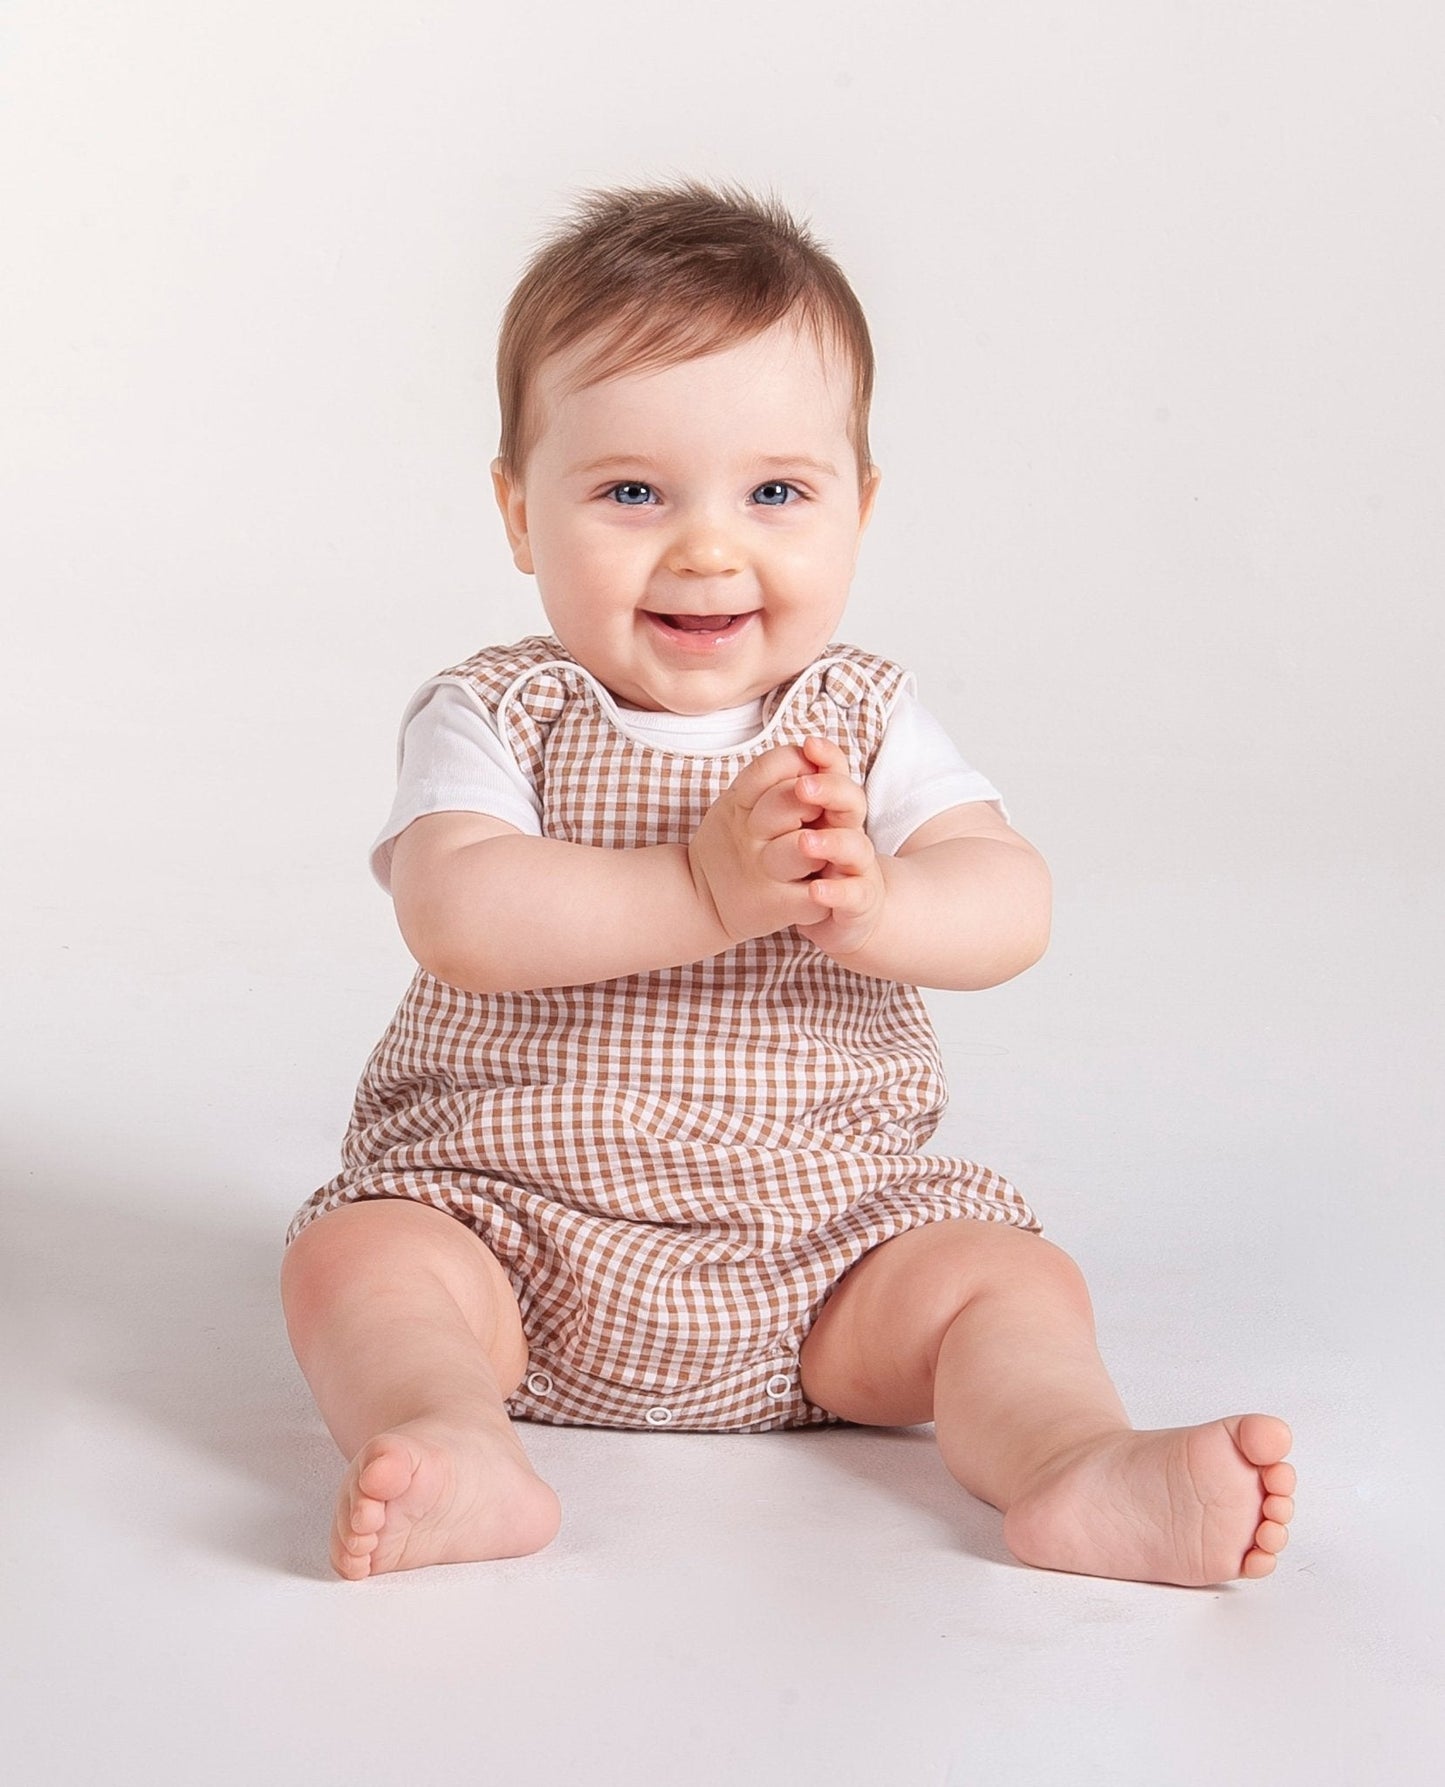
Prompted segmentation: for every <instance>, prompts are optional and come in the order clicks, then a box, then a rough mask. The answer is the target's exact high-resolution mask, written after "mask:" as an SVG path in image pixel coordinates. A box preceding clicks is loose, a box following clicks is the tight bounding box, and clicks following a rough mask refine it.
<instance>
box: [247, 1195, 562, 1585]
mask: <svg viewBox="0 0 1445 1787" xmlns="http://www.w3.org/2000/svg"><path fill="white" fill-rule="evenodd" d="M281 1294H282V1301H283V1302H284V1304H285V1309H286V1325H287V1328H288V1330H289V1332H290V1335H291V1345H292V1348H293V1349H294V1351H295V1354H296V1357H297V1360H298V1361H299V1362H300V1365H301V1369H302V1371H303V1372H304V1373H305V1375H306V1381H307V1382H308V1383H309V1384H310V1386H311V1391H312V1394H313V1395H314V1396H315V1398H316V1402H317V1406H318V1407H319V1408H320V1410H321V1413H322V1415H323V1417H324V1418H325V1421H326V1425H327V1426H328V1427H329V1428H330V1429H331V1434H332V1437H333V1439H335V1441H336V1443H337V1445H338V1446H340V1448H341V1450H342V1453H343V1454H344V1455H345V1456H346V1457H347V1458H349V1459H350V1460H351V1463H350V1466H349V1467H348V1469H347V1472H346V1476H345V1479H344V1481H343V1483H342V1487H341V1494H340V1497H339V1498H338V1501H337V1504H336V1519H335V1523H334V1525H333V1528H332V1536H331V1562H332V1565H333V1567H334V1568H335V1570H336V1572H337V1574H338V1575H341V1576H345V1577H349V1578H352V1579H359V1578H361V1577H363V1576H373V1575H377V1574H379V1573H380V1572H381V1571H383V1570H409V1569H414V1568H416V1567H417V1566H418V1565H420V1564H439V1563H466V1562H470V1561H472V1560H475V1559H479V1558H489V1557H518V1556H521V1555H522V1554H523V1553H525V1552H530V1551H540V1550H541V1549H542V1547H543V1546H544V1545H546V1544H547V1543H549V1541H550V1540H551V1539H552V1538H553V1537H554V1536H555V1534H556V1531H557V1527H558V1523H559V1520H560V1509H559V1506H558V1502H557V1497H556V1495H555V1494H554V1493H553V1491H552V1490H551V1489H550V1488H549V1487H548V1486H547V1485H546V1484H545V1483H544V1482H543V1481H542V1480H541V1478H540V1477H538V1476H537V1474H536V1473H535V1471H533V1469H532V1467H531V1465H530V1464H529V1463H528V1461H527V1457H526V1454H525V1453H524V1452H523V1451H522V1447H521V1444H520V1442H519V1441H518V1439H517V1437H516V1434H515V1433H514V1432H513V1429H512V1424H511V1422H510V1421H509V1420H508V1418H507V1413H506V1410H505V1408H504V1406H503V1403H504V1400H505V1398H506V1397H507V1396H509V1395H510V1394H511V1393H512V1391H513V1390H515V1389H516V1387H517V1385H518V1383H519V1382H520V1381H521V1377H522V1373H523V1372H524V1371H525V1370H526V1366H527V1343H526V1340H525V1338H524V1337H523V1334H522V1324H521V1319H520V1317H519V1315H518V1313H517V1303H516V1299H515V1297H514V1296H513V1295H512V1287H511V1285H510V1284H509V1283H508V1281H507V1276H506V1273H505V1272H503V1270H502V1268H501V1266H500V1265H499V1264H498V1263H497V1260H496V1258H495V1257H494V1256H493V1254H492V1253H491V1252H490V1250H489V1249H488V1248H487V1247H486V1246H484V1245H483V1243H482V1242H481V1240H480V1239H479V1238H478V1237H477V1236H476V1235H475V1234H474V1233H473V1232H472V1230H471V1229H469V1228H467V1227H466V1225H465V1224H464V1223H461V1222H459V1221H457V1220H456V1218H455V1217H452V1216H448V1215H446V1214H445V1212H443V1211H440V1210H436V1209H433V1208H431V1207H430V1206H429V1205H426V1204H414V1203H411V1202H408V1201H406V1200H404V1199H376V1200H372V1201H369V1202H365V1203H357V1204H345V1205H343V1206H342V1207H341V1208H340V1209H338V1210H333V1211H330V1212H328V1214H326V1215H325V1216H319V1217H317V1218H316V1219H315V1220H314V1221H313V1222H312V1223H310V1224H309V1225H308V1227H306V1228H304V1229H303V1230H302V1231H301V1233H300V1234H299V1235H298V1236H297V1237H296V1239H295V1240H294V1241H293V1242H292V1243H291V1245H290V1247H289V1248H288V1249H287V1251H286V1257H285V1260H284V1263H283V1265H282V1270H281Z"/></svg>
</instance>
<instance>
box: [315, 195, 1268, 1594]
mask: <svg viewBox="0 0 1445 1787" xmlns="http://www.w3.org/2000/svg"><path fill="white" fill-rule="evenodd" d="M498 367H499V371H498V379H499V386H500V392H501V406H502V439H501V447H500V453H499V457H498V458H497V460H496V462H495V464H494V466H493V477H494V481H495V486H496V495H497V501H498V504H499V506H500V508H501V511H502V516H503V519H504V521H505V523H506V529H507V536H508V538H509V540H510V542H511V547H512V553H513V557H514V559H515V561H516V563H517V565H518V566H519V567H520V568H521V569H522V570H523V571H525V572H529V573H531V574H533V575H535V577H536V579H537V587H538V591H539V594H540V596H541V600H542V606H543V608H544V609H545V611H546V615H547V619H548V621H549V622H550V624H551V628H552V632H551V634H550V635H549V636H546V637H536V638H529V639H524V640H522V641H521V642H520V643H519V644H516V645H511V646H505V647H499V648H489V649H486V650H483V651H480V652H478V653H477V654H476V655H475V656H473V657H470V658H468V659H467V660H466V661H465V662H464V663H461V664H458V665H456V666H454V667H453V668H451V669H449V670H446V671H444V672H443V673H442V674H441V675H440V676H438V677H436V678H433V679H432V680H431V681H430V682H429V683H427V684H426V685H425V686H424V687H423V688H422V690H421V691H420V692H419V694H418V695H417V696H416V697H415V698H414V700H413V701H412V703H411V705H410V707H409V708H408V710H407V715H406V719H405V721H404V724H403V741H402V752H401V767H400V777H399V781H400V787H399V792H398V795H397V801H396V805H395V807H394V808H393V811H392V816H391V820H390V822H389V824H388V826H387V828H386V830H385V831H384V832H383V835H382V838H381V840H380V842H379V843H378V845H377V847H376V851H375V854H374V857H373V865H374V868H375V870H376V873H377V875H378V877H379V878H380V879H381V880H382V882H383V884H384V885H387V886H389V888H390V891H391V893H392V897H393V899H394V902H395V907H396V913H397V919H398V922H399V923H400V926H401V930H402V934H403V936H404V937H405V939H406V942H407V945H408V947H409V948H410V950H411V951H412V953H413V955H414V956H415V957H416V960H417V962H418V964H419V968H418V972H417V974H416V977H415V979H414V980H413V982H412V985H411V988H410V990H409V992H408V993H407V995H406V997H405V999H404V1000H403V1002H402V1004H401V1007H400V1009H399V1010H398V1012H397V1014H396V1016H395V1018H394V1019H393V1020H392V1023H391V1025H390V1027H389V1028H388V1030H387V1032H386V1034H385V1036H384V1037H383V1038H382V1040H381V1042H380V1043H379V1044H378V1046H377V1048H376V1050H375V1052H374V1053H373V1055H372V1058H371V1060H370V1062H369V1064H368V1066H367V1069H366V1072H365V1075H364V1077H363V1080H362V1083H361V1086H360V1088H359V1090H358V1092H357V1098H356V1106H355V1110H354V1112H353V1116H352V1121H351V1126H350V1129H349V1131H348V1134H347V1137H346V1141H345V1145H344V1150H343V1160H344V1168H343V1170H342V1172H341V1173H340V1174H339V1175H338V1176H337V1177H336V1178H335V1179H333V1180H332V1181H331V1182H330V1184H328V1185H326V1186H324V1187H323V1188H322V1189H321V1190H320V1191H318V1192H317V1193H316V1194H315V1196H314V1197H312V1198H311V1199H310V1200H309V1202H308V1203H307V1204H306V1205H305V1206H303V1208H302V1209H301V1210H300V1211H299V1212H298V1213H297V1216H296V1218H295V1220H294V1222H293V1223H292V1226H291V1230H290V1233H289V1235H288V1243H289V1245H288V1249H287V1253H286V1258H285V1263H284V1267H283V1273H282V1288H283V1295H284V1301H285V1309H286V1319H287V1324H288V1327H289V1330H290V1335H291V1340H292V1344H293V1346H294V1348H295V1351H296V1356H297V1358H298V1360H299V1361H300V1363H301V1367H302V1370H303V1371H304V1373H305V1375H306V1378H307V1381H308V1382H309V1384H310V1386H311V1388H312V1391H313V1392H314V1394H315V1397H316V1401H317V1403H318V1405H319V1406H320V1409H321V1412H322V1414H323V1416H324V1417H325V1420H326V1423H327V1425H328V1427H329V1428H330V1430H331V1433H332V1435H333V1437H334V1438H335V1440H336V1442H337V1444H338V1445H339V1446H340V1448H341V1451H342V1453H343V1454H344V1455H345V1457H346V1458H348V1459H349V1460H350V1463H349V1465H348V1467H347V1470H346V1474H345V1480H344V1482H343V1485H342V1489H341V1493H340V1496H339V1499H338V1501H337V1505H336V1515H335V1522H334V1525H333V1529H332V1536H331V1561H332V1564H333V1566H334V1568H335V1569H336V1570H337V1572H338V1573H339V1574H340V1575H342V1576H344V1577H348V1578H353V1579H357V1578H361V1577H365V1576H369V1575H374V1574H377V1573H378V1572H381V1571H385V1570H397V1569H411V1568H414V1567H416V1566H418V1565H421V1564H433V1563H447V1562H453V1563H455V1562H462V1561H466V1560H472V1559H481V1558H495V1557H513V1556H519V1555H521V1554H523V1553H527V1552H532V1551H537V1550H539V1549H541V1548H542V1547H543V1546H545V1545H546V1544H547V1543H548V1542H549V1541H550V1540H551V1539H552V1537H553V1536H554V1534H555V1533H556V1531H557V1528H558V1522H559V1518H560V1510H559V1506H558V1501H557V1497H556V1495H555V1493H554V1492H553V1491H552V1489H551V1488H550V1487H549V1486H548V1485H547V1484H546V1483H545V1482H543V1481H542V1479H541V1478H540V1477H539V1476H538V1475H537V1474H536V1472H535V1471H534V1470H533V1469H532V1466H531V1464H530V1462H529V1461H528V1458H527V1455H526V1452H525V1451H524V1450H523V1447H522V1444H521V1441H520V1439H519V1438H518V1434H517V1430H516V1428H515V1427H514V1425H513V1419H512V1418H513V1417H515V1418H518V1419H522V1420H531V1421H547V1422H559V1423H572V1424H578V1425H592V1426H612V1427H631V1428H640V1427H656V1428H663V1427H674V1428H679V1429H693V1430H698V1429H702V1430H712V1431H718V1432H732V1433H741V1432H759V1431H762V1430H765V1429H769V1428H780V1427H800V1426H808V1425H815V1424H826V1423H836V1422H861V1423H866V1424H868V1425H875V1426H906V1425H912V1424H915V1423H920V1422H929V1421H931V1422H932V1423H933V1424H934V1429H935V1432H936V1435H937V1439H938V1444H939V1447H940V1450H941V1452H942V1454H943V1458H944V1461H945V1463H946V1464H947V1467H948V1469H949V1471H950V1472H951V1473H952V1475H953V1476H954V1477H956V1478H957V1480H958V1482H959V1483H960V1484H961V1485H962V1486H963V1488H965V1489H967V1490H968V1491H970V1492H971V1493H972V1494H974V1495H976V1496H979V1497H981V1498H982V1499H984V1500H985V1501H988V1502H991V1503H992V1504H993V1505H994V1506H995V1507H996V1508H999V1509H1001V1510H1002V1511H1003V1515H1004V1525H1003V1534H1004V1539H1005V1541H1006V1543H1007V1544H1008V1546H1009V1548H1010V1550H1011V1551H1012V1552H1013V1553H1014V1555H1015V1556H1016V1557H1018V1558H1019V1559H1021V1560H1022V1561H1024V1562H1026V1563H1030V1564H1037V1565H1041V1566H1043V1567H1045V1568H1048V1569H1054V1570H1068V1571H1078V1572H1084V1573H1087V1574H1090V1575H1097V1576H1116V1577H1125V1578H1134V1579H1138V1580H1148V1581H1155V1582H1170V1583H1181V1584H1206V1583H1213V1582H1218V1581H1221V1580H1224V1579H1226V1578H1231V1577H1237V1576H1246V1577H1257V1576H1266V1575H1268V1574H1269V1573H1270V1571H1271V1570H1273V1569H1274V1567H1275V1557H1276V1555H1277V1554H1278V1553H1279V1552H1280V1551H1281V1550H1282V1549H1283V1548H1284V1545H1285V1541H1286V1538H1287V1530H1286V1529H1287V1525H1288V1522H1289V1520H1290V1517H1291V1515H1292V1513H1293V1511H1294V1510H1293V1502H1292V1500H1291V1495H1292V1492H1293V1489H1294V1470H1293V1468H1292V1467H1291V1466H1290V1465H1289V1464H1286V1463H1284V1462H1283V1460H1284V1458H1285V1455H1286V1453H1287V1452H1288V1451H1289V1448H1290V1443H1291V1442H1290V1432H1289V1429H1288V1427H1286V1425H1285V1424H1284V1422H1283V1421H1281V1420H1278V1419H1276V1418H1275V1417H1273V1416H1270V1415H1259V1414H1249V1415H1237V1416H1233V1417H1231V1418H1227V1419H1224V1420H1218V1421H1213V1422H1209V1423H1206V1424H1205V1425H1202V1426H1198V1427H1182V1428H1170V1429H1165V1430H1161V1431H1158V1432H1136V1431H1135V1430H1134V1429H1133V1428H1132V1427H1131V1426H1130V1423H1129V1419H1128V1416H1127V1415H1126V1414H1125V1412H1124V1408H1123V1405H1122V1404H1121V1402H1120V1400H1119V1397H1118V1395H1117V1393H1116V1391H1115V1389H1114V1387H1113V1384H1112V1383H1111V1382H1110V1379H1109V1376H1108V1374H1107V1372H1106V1371H1105V1369H1104V1366H1103V1363H1102V1361H1101V1360H1100V1358H1099V1354H1098V1351H1097V1349H1096V1347H1095V1342H1094V1324H1093V1315H1092V1310H1091V1307H1090V1302H1089V1296H1088V1292H1087V1290H1086V1289H1085V1286H1084V1283H1083V1280H1082V1278H1081V1276H1080V1274H1079V1271H1078V1269H1077V1267H1076V1266H1075V1265H1074V1264H1073V1262H1072V1261H1071V1260H1070V1259H1069V1258H1068V1257H1067V1256H1066V1255H1065V1254H1063V1253H1062V1252H1060V1250H1059V1249H1058V1248H1057V1247H1055V1246H1053V1245H1052V1243H1050V1242H1048V1241H1046V1240H1044V1239H1043V1238H1042V1236H1041V1235H1040V1233H1039V1225H1038V1222H1037V1220H1036V1219H1035V1217H1034V1215H1033V1213H1032V1211H1031V1210H1030V1209H1029V1207H1028V1205H1027V1204H1026V1203H1025V1201H1024V1199H1023V1198H1022V1196H1021V1195H1020V1194H1019V1192H1018V1191H1017V1190H1016V1189H1015V1188H1014V1187H1013V1186H1012V1185H1011V1184H1010V1183H1009V1182H1008V1181H1007V1180H1006V1179H1004V1178H1002V1177H1000V1176H999V1175H998V1174H997V1173H994V1172H992V1171H990V1170H989V1169H988V1168H986V1167H983V1166H979V1165H977V1164H975V1163H974V1162H972V1161H968V1160H963V1159H958V1158H952V1157H948V1156H944V1155H940V1154H931V1153H928V1152H926V1151H925V1150H926V1147H927V1144H928V1141H929V1138H930V1137H931V1136H932V1134H933V1132H934V1130H935V1128H936V1126H937V1123H938V1119H939V1116H940V1114H941V1112H942V1109H943V1105H944V1098H945V1093H944V1087H943V1081H942V1075H941V1072H940V1063H939V1055H938V1048H937V1044H936V1041H935V1039H934V1035H933V1031H932V1029H931V1027H930V1024H929V1021H928V1018H927V1015H926V1012H925V1009H924V1006H923V1003H922V999H921V996H920V994H919V992H918V991H917V989H918V988H919V987H920V986H927V987H948V988H959V989H967V988H974V987H988V986H994V985H997V984H998V983H999V982H1001V981H1005V980H1008V979H1009V978H1011V977H1012V976H1013V975H1015V974H1018V973H1021V972H1022V970H1023V969H1025V968H1027V967H1029V966H1030V965H1031V964H1032V963H1033V962H1035V961H1036V960H1037V959H1038V958H1039V956H1040V955H1041V954H1042V953H1043V950H1044V948H1045V945H1046V942H1047V938H1048V930H1049V876H1048V871H1047V869H1046V868H1045V866H1044V863H1043V861H1042V859H1041V858H1040V857H1039V855H1038V854H1037V852H1036V851H1035V850H1034V849H1033V848H1032V846H1031V845H1029V844H1028V843H1027V842H1026V841H1025V840H1024V839H1023V838H1022V837H1020V836H1019V834H1018V833H1017V832H1016V831H1014V830H1013V829H1012V828H1011V826H1010V825H1009V824H1008V822H1007V819H1006V817H1005V815H1004V812H1003V809H1002V806H1001V803H1000V802H999V798H998V794H997V791H996V790H995V789H994V788H993V787H992V786H991V785H990V784H989V783H988V782H987V780H986V779H985V778H984V777H983V776H982V775H980V774H979V773H978V772H977V771H975V770H973V769H971V768H970V767H969V766H968V765H967V764H966V763H965V762H964V761H963V760H962V759H961V758H960V757H959V755H958V753H957V752H956V750H955V749H954V747H953V746H952V744H951V743H950V742H949V740H948V739H947V737H946V736H945V735H944V734H943V732H942V730H941V729H940V728H939V727H938V725H937V724H936V723H935V722H934V721H932V720H931V719H930V718H929V717H928V715H927V713H926V712H925V711H924V710H923V709H922V708H921V707H920V705H919V703H918V700H917V698H916V694H915V690H914V685H913V682H912V679H911V678H910V677H909V676H908V675H907V674H906V673H905V672H904V671H903V670H901V669H900V668H899V667H898V666H896V665H894V664H891V663H889V662H887V661H886V660H884V659H882V658H879V657H875V656H873V655H872V654H871V653H869V652H865V651H860V650H857V649H855V648H852V647H847V646H841V645H837V644H834V643H831V642H832V641H833V639H834V635H835V629H836V627H837V625H838V622H839V620H840V618H841V616H842V613H843V608H844V603H845V601H846V598H847V594H848V588H849V584H850V581H851V578H852V574H853V568H854V562H855V559H856V556H857V551H858V546H859V541H860V538H861V536H862V533H863V530H864V528H865V527H866V525H867V523H868V519H869V516H870V514H871V512H872V509H873V504H874V499H875V497H876V496H877V492H878V478H879V474H878V469H877V467H876V466H874V464H873V462H872V459H871V457H870V454H869V448H868V436H867V421H868V405H869V398H870V395H871V389H872V378H873V359H872V351H871V348H870V345H869V339H868V329H867V324H866V322H865V320H864V317H863V314H862V311H861V309H860V307H859V304H858V301H857V299H856V297H855V296H854V294H853V292H852V290H851V288H850V287H849V285H848V283H847V281H846V279H845V278H844V277H843V275H842V273H841V272H840V271H839V269H838V267H837V265H836V264H835V263H834V261H833V260H832V259H831V258H830V257H829V255H828V254H826V253H825V252H824V251H823V250H822V249H821V248H820V246H819V245H818V243H817V242H816V241H815V240H814V239H813V238H812V236H811V235H810V234H809V233H808V232H807V231H806V230H805V229H803V228H801V227H800V226H799V225H798V224H797V223H795V222H794V221H793V219H792V218H790V217H789V216H788V215H787V214H786V213H785V212H784V211H782V210H781V209H780V208H779V207H778V206H776V205H775V204H772V203H769V202H760V201H758V200H756V199H754V198H751V197H749V196H747V195H746V194H743V193H739V192H736V191H733V190H712V189H709V188H706V187H703V186H700V185H697V184H692V183H686V184H681V185H677V186H674V187H668V188H660V189H647V190H637V191H618V192H610V193H603V194H597V195H594V196H593V197H592V198H591V199H589V200H588V201H587V202H586V203H584V204H583V205H582V206H581V207H580V208H579V210H578V212H577V214H576V215H575V216H574V217H573V219H572V220H571V222H570V223H569V224H568V225H567V226H566V227H564V228H563V229H562V230H561V231H560V232H559V233H558V234H556V235H555V236H554V237H553V238H552V239H551V241H550V242H549V243H548V244H547V245H546V246H545V247H544V248H543V249H542V251H541V252H540V253H539V254H538V255H537V256H536V257H535V258H534V260H533V261H532V263H531V265H530V267H529V268H528V270H527V272H526V274H525V276H524V277H523V279H522V281H521V283H520V285H519V286H518V288H517V290H516V292H515V293H514V294H513V297H512V300H511V303H510V305H509V307H508V310H507V314H506V317H505V320H504V323H503V327H502V335H501V346H500V353H499V361H498Z"/></svg>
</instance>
